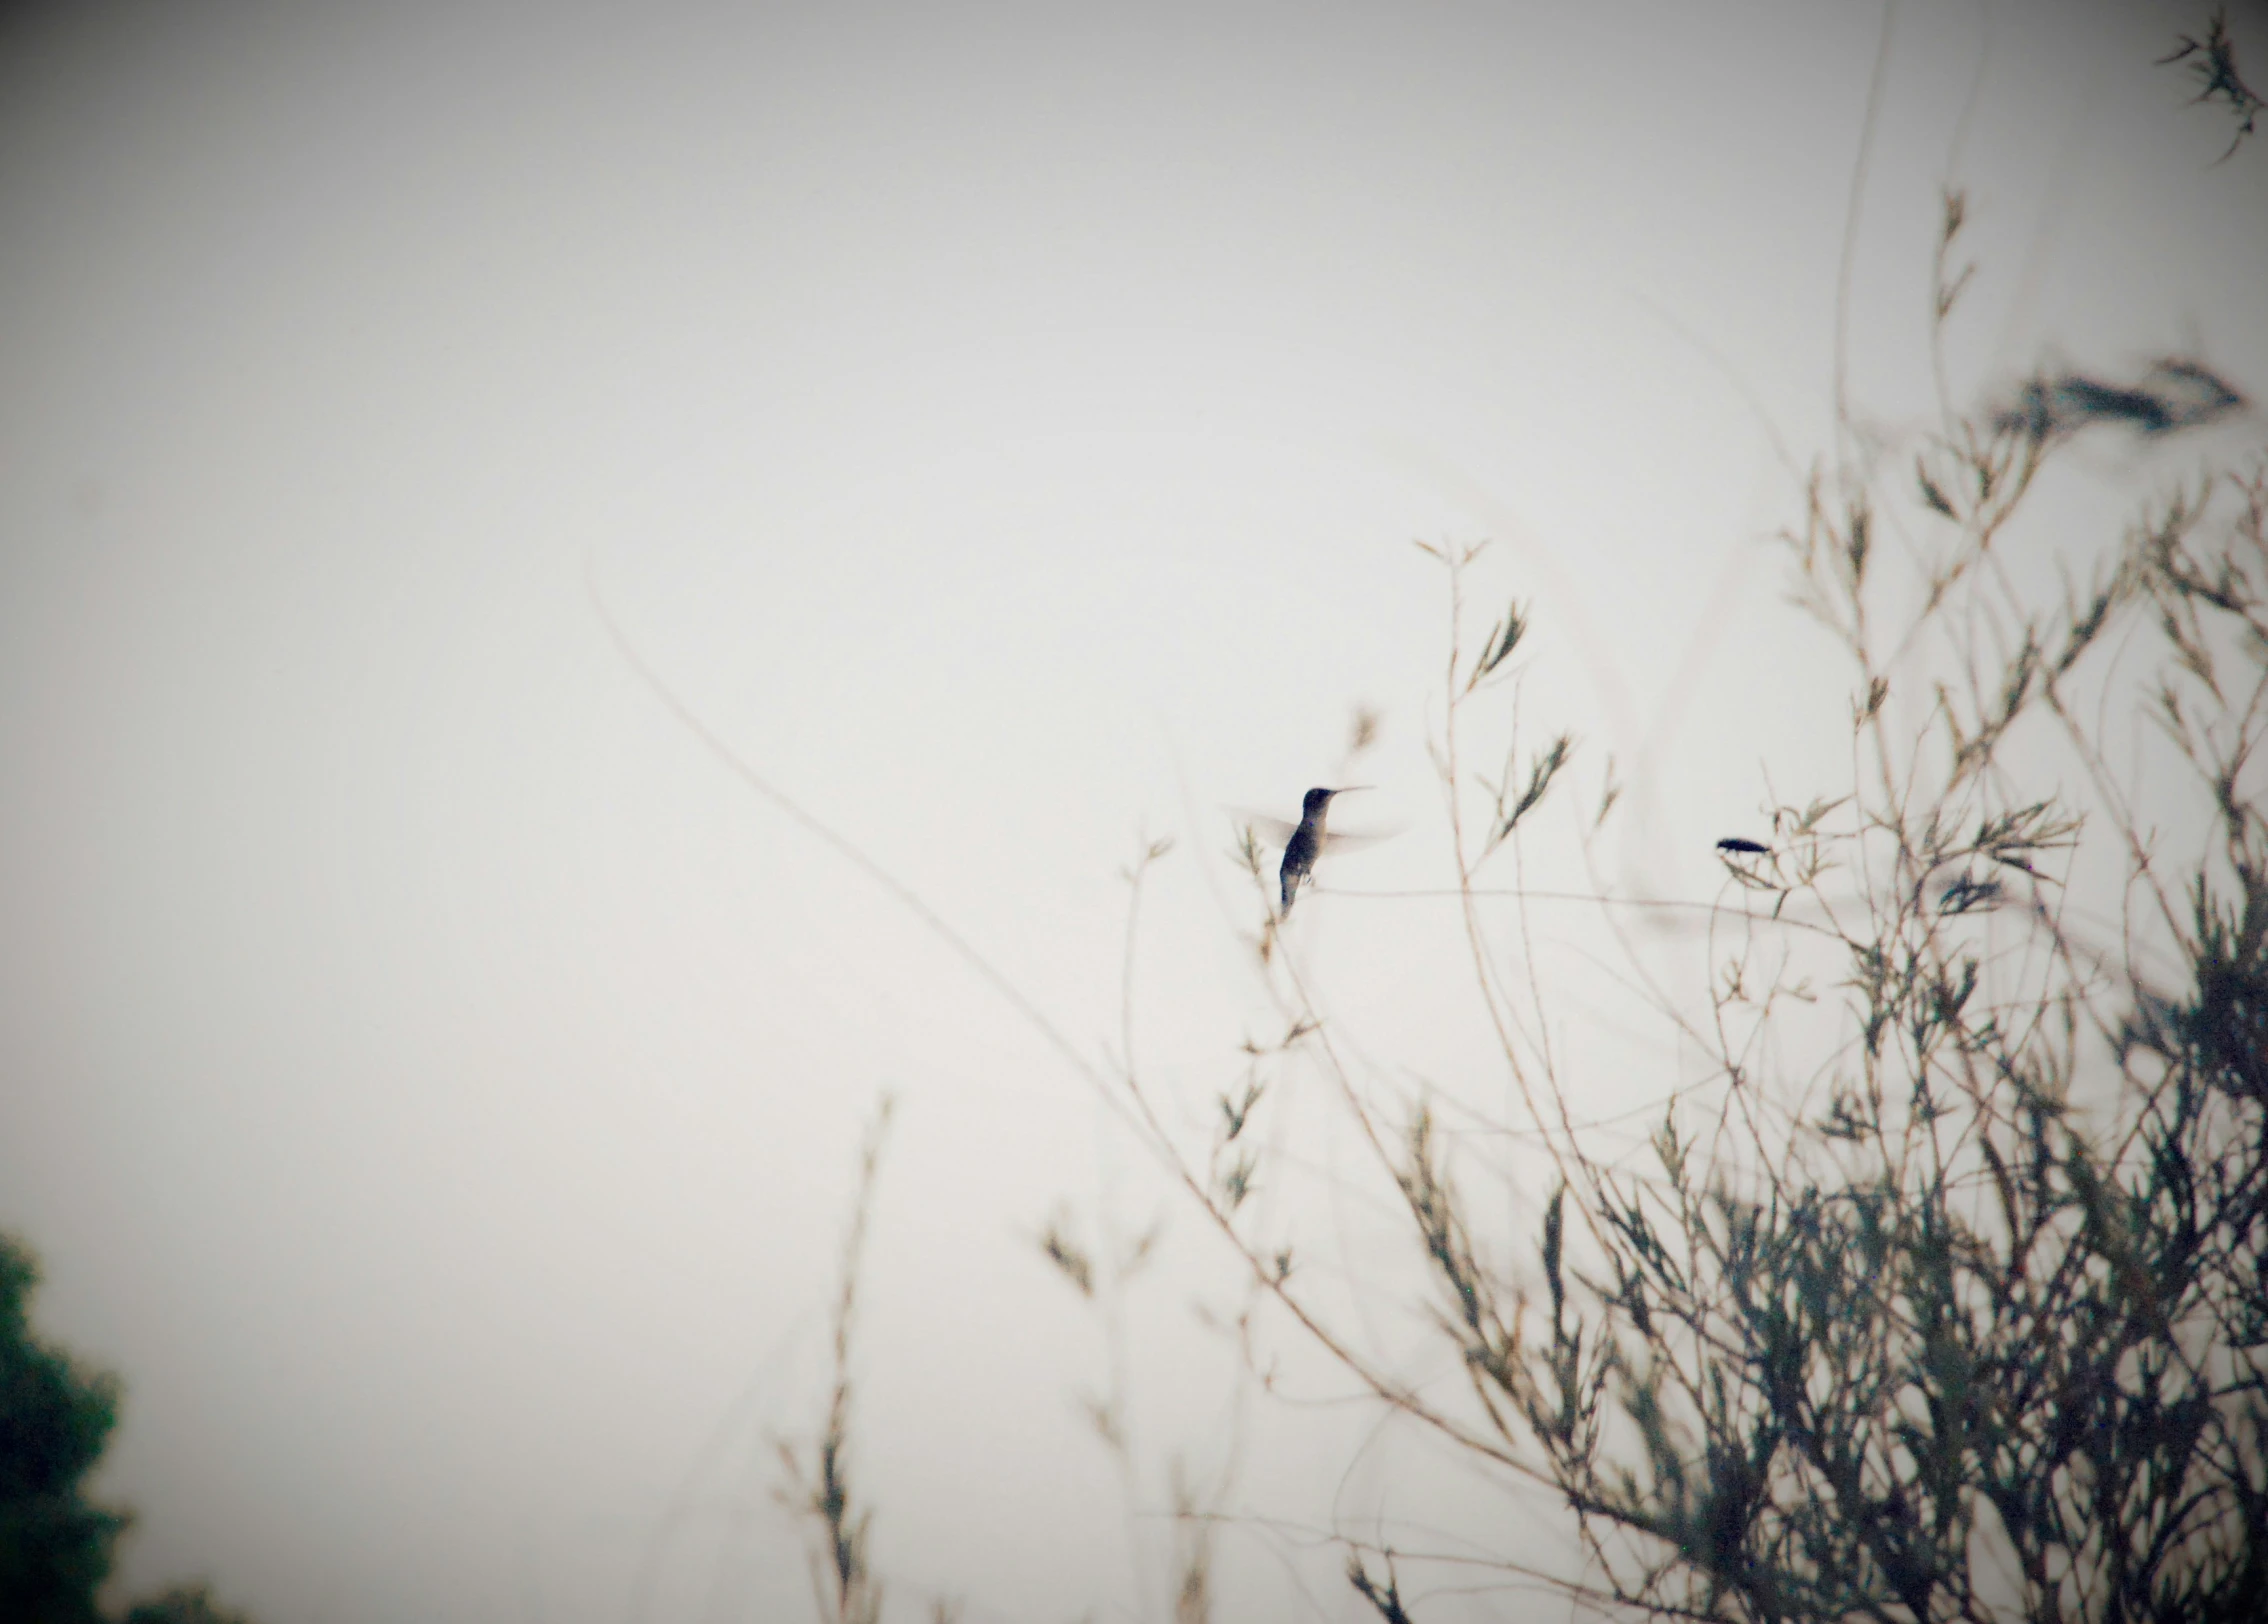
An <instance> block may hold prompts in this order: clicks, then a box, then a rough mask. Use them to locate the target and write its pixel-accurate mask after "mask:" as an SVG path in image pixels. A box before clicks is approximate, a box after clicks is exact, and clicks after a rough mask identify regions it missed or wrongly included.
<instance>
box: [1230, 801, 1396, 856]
mask: <svg viewBox="0 0 2268 1624" xmlns="http://www.w3.org/2000/svg"><path fill="white" fill-rule="evenodd" d="M1228 811H1229V816H1230V817H1232V818H1234V819H1235V820H1236V827H1238V828H1239V829H1250V830H1251V831H1252V838H1253V839H1254V840H1256V841H1258V842H1259V843H1260V844H1261V845H1263V846H1273V847H1275V848H1276V849H1277V850H1279V851H1281V850H1282V849H1283V848H1284V847H1286V846H1288V845H1290V844H1291V837H1292V836H1293V835H1295V834H1297V833H1298V832H1299V825H1298V824H1296V823H1291V822H1287V821H1286V820H1284V819H1283V818H1272V817H1270V816H1268V814H1267V813H1265V812H1254V811H1251V810H1250V809H1248V808H1246V807H1241V806H1232V807H1230V808H1229V809H1228ZM1401 832H1402V831H1401V830H1399V829H1347V830H1339V829H1330V828H1326V829H1325V830H1324V831H1323V843H1322V850H1321V851H1320V852H1318V853H1317V855H1318V856H1321V855H1324V854H1326V853H1343V852H1350V851H1360V850H1362V849H1363V847H1365V846H1375V845H1377V844H1378V843H1379V842H1380V841H1381V840H1391V839H1393V838H1394V837H1395V836H1396V835H1398V834H1400V833H1401Z"/></svg>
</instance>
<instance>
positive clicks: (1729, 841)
mask: <svg viewBox="0 0 2268 1624" xmlns="http://www.w3.org/2000/svg"><path fill="white" fill-rule="evenodd" d="M1771 849H1772V848H1771V847H1769V846H1760V845H1758V844H1757V843H1756V842H1755V841H1753V840H1746V839H1743V838H1742V837H1741V836H1739V835H1727V836H1725V838H1724V839H1722V840H1720V841H1718V842H1717V850H1719V851H1721V852H1723V853H1725V854H1726V855H1727V856H1731V857H1759V856H1762V855H1763V854H1765V853H1766V852H1769V851H1770V850H1771Z"/></svg>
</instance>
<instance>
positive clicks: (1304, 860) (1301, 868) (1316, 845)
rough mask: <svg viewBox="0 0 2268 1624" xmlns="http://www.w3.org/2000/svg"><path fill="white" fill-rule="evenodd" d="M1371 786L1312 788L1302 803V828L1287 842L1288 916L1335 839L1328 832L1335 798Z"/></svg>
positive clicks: (1285, 909)
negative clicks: (1303, 883)
mask: <svg viewBox="0 0 2268 1624" xmlns="http://www.w3.org/2000/svg"><path fill="white" fill-rule="evenodd" d="M1369 787H1370V786H1369V785H1368V784H1350V785H1348V786H1347V788H1345V789H1311V790H1309V791H1308V792H1307V798H1306V799H1305V800H1304V801H1302V802H1301V803H1300V808H1299V827H1298V828H1297V829H1294V830H1293V831H1292V836H1291V839H1289V840H1287V841H1286V842H1284V867H1283V887H1284V913H1285V914H1286V915H1287V916H1288V915H1289V914H1290V913H1291V905H1292V898H1293V897H1294V896H1296V895H1297V894H1298V893H1299V888H1300V885H1301V883H1302V882H1303V881H1305V880H1306V879H1307V878H1308V877H1309V876H1310V875H1311V874H1313V873H1314V872H1315V859H1316V858H1317V857H1319V856H1321V855H1322V852H1323V848H1324V846H1325V844H1326V843H1327V842H1329V841H1330V839H1331V837H1330V836H1329V835H1327V834H1326V833H1325V832H1324V829H1323V824H1324V820H1325V819H1327V818H1328V817H1329V816H1330V815H1331V797H1333V796H1334V795H1346V794H1349V793H1351V792H1353V791H1355V790H1360V789H1368V788H1369Z"/></svg>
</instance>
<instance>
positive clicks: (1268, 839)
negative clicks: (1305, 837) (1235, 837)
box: [1228, 806, 1299, 847]
mask: <svg viewBox="0 0 2268 1624" xmlns="http://www.w3.org/2000/svg"><path fill="white" fill-rule="evenodd" d="M1228 815H1229V817H1230V818H1232V819H1233V820H1234V821H1235V823H1236V826H1237V827H1238V828H1239V829H1250V830H1251V831H1252V838H1253V839H1254V840H1257V841H1258V842H1260V844H1261V845H1263V846H1276V847H1283V846H1288V845H1290V844H1291V837H1292V836H1293V835H1295V834H1297V833H1298V832H1299V825H1298V824H1297V823H1286V822H1285V821H1284V820H1283V819H1282V818H1272V817H1270V816H1268V814H1267V813H1265V812H1254V811H1251V810H1250V809H1249V808H1246V807H1241V806H1232V807H1230V808H1229V809H1228Z"/></svg>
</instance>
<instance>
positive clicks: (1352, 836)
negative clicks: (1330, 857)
mask: <svg viewBox="0 0 2268 1624" xmlns="http://www.w3.org/2000/svg"><path fill="white" fill-rule="evenodd" d="M1401 832H1402V831H1401V830H1399V829H1347V830H1343V831H1342V830H1338V829H1326V830H1325V831H1324V832H1323V849H1324V850H1325V851H1326V852H1336V853H1340V854H1342V855H1343V854H1344V853H1347V852H1350V851H1361V850H1362V849H1363V848H1364V847H1365V846H1375V845H1377V844H1378V843H1379V842H1380V841H1381V840H1391V839H1393V838H1394V837H1395V836H1396V835H1398V834H1400V833H1401Z"/></svg>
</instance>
